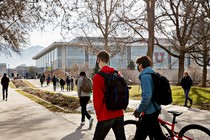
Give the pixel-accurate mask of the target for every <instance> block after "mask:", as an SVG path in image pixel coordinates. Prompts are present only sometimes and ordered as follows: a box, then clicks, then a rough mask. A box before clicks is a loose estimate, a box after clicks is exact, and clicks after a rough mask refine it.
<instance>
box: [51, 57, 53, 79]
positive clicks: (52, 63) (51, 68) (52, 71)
mask: <svg viewBox="0 0 210 140" xmlns="http://www.w3.org/2000/svg"><path fill="white" fill-rule="evenodd" d="M52 65H53V62H52V61H51V78H52V74H53V71H52Z"/></svg>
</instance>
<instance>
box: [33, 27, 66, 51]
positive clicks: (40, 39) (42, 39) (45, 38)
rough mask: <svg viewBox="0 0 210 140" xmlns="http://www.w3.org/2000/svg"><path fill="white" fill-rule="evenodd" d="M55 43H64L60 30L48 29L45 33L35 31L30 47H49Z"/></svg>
mask: <svg viewBox="0 0 210 140" xmlns="http://www.w3.org/2000/svg"><path fill="white" fill-rule="evenodd" d="M55 41H63V39H62V36H61V35H60V29H55V30H53V29H52V28H47V29H46V30H45V31H33V32H32V33H31V36H30V46H36V45H40V46H43V47H48V46H49V45H50V44H52V43H53V42H55Z"/></svg>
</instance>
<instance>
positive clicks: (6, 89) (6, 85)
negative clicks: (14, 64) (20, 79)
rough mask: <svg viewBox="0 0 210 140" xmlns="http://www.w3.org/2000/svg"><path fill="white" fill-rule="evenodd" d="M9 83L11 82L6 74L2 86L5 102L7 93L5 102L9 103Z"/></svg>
mask: <svg viewBox="0 0 210 140" xmlns="http://www.w3.org/2000/svg"><path fill="white" fill-rule="evenodd" d="M9 82H10V80H9V78H8V77H7V74H6V73H4V76H3V77H2V79H1V85H2V94H3V100H4V99H5V93H6V99H5V101H7V96H8V86H9Z"/></svg>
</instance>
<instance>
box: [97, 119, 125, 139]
mask: <svg viewBox="0 0 210 140" xmlns="http://www.w3.org/2000/svg"><path fill="white" fill-rule="evenodd" d="M111 128H112V129H113V131H114V135H115V137H116V140H125V132H124V117H123V116H122V117H118V118H114V119H110V120H106V121H101V122H98V123H97V125H96V130H95V133H94V137H93V140H104V139H105V137H106V135H107V134H108V132H109V130H110V129H111Z"/></svg>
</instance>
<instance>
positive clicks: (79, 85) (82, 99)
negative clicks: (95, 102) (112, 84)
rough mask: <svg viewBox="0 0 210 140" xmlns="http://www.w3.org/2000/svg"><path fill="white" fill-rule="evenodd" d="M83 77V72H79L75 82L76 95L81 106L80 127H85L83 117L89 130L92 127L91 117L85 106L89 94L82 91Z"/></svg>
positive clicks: (84, 74) (84, 75)
mask: <svg viewBox="0 0 210 140" xmlns="http://www.w3.org/2000/svg"><path fill="white" fill-rule="evenodd" d="M85 77H86V73H85V72H80V77H79V79H78V81H77V93H78V97H79V101H80V106H81V113H82V118H81V126H83V125H85V116H86V117H87V118H88V120H89V129H91V128H92V125H93V118H92V117H91V115H90V114H89V113H88V112H87V110H86V106H87V104H88V102H89V100H90V92H84V91H82V84H83V79H84V78H85ZM91 82H92V81H91ZM91 86H92V84H91Z"/></svg>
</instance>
